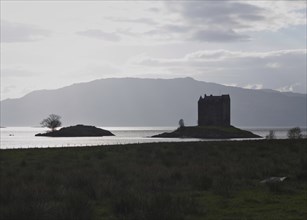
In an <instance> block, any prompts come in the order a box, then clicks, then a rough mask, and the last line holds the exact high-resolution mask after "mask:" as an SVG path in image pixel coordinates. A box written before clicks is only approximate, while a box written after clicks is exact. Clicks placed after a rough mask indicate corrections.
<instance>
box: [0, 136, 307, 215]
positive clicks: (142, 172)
mask: <svg viewBox="0 0 307 220" xmlns="http://www.w3.org/2000/svg"><path fill="white" fill-rule="evenodd" d="M306 146H307V140H306V139H305V140H258V141H238V142H235V141H231V142H227V141H225V142H197V143H157V144H138V145H122V146H101V147H88V148H61V149H26V150H1V151H0V163H1V165H0V169H1V170H0V175H1V176H0V219H7V220H8V219H19V220H20V219H33V220H35V219H47V220H48V219H63V220H64V219H65V220H69V219H74V220H77V219H131V220H138V219H148V220H151V219H153V220H158V219H159V220H164V219H165V220H172V219H191V220H192V219H195V220H196V219H306V218H307V210H306V207H307V147H306ZM270 176H288V177H289V179H288V180H286V181H285V182H283V183H282V184H278V185H273V186H272V185H271V186H267V185H263V184H260V183H259V182H260V181H261V180H262V179H265V178H267V177H270Z"/></svg>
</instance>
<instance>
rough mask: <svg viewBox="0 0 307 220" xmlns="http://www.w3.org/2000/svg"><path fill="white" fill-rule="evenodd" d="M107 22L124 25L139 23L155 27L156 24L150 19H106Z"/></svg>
mask: <svg viewBox="0 0 307 220" xmlns="http://www.w3.org/2000/svg"><path fill="white" fill-rule="evenodd" d="M106 19H107V20H110V21H115V22H124V23H140V24H148V25H156V24H157V22H155V21H154V19H151V18H120V17H106Z"/></svg>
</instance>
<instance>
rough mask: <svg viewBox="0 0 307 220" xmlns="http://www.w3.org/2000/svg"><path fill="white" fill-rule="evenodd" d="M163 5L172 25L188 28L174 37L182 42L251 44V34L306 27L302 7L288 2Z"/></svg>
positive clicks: (186, 2) (189, 2)
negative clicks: (292, 27)
mask: <svg viewBox="0 0 307 220" xmlns="http://www.w3.org/2000/svg"><path fill="white" fill-rule="evenodd" d="M165 5H166V9H167V12H168V13H169V14H170V16H172V18H173V22H176V23H177V24H181V26H185V27H187V28H189V31H187V32H185V33H183V35H181V36H178V37H182V38H183V39H185V40H198V41H209V42H232V41H246V40H251V37H250V36H249V35H251V34H252V33H251V32H255V31H276V30H279V29H281V28H285V27H288V26H293V25H306V10H305V9H306V5H304V4H295V3H293V4H292V2H286V3H285V2H282V1H278V2H265V1H258V2H257V1H246V2H243V1H178V2H174V1H172V2H165ZM288 5H289V7H287V6H288ZM169 31H170V32H171V31H172V30H171V29H169Z"/></svg>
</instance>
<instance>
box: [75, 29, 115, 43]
mask: <svg viewBox="0 0 307 220" xmlns="http://www.w3.org/2000/svg"><path fill="white" fill-rule="evenodd" d="M77 34H78V35H81V36H85V37H92V38H96V39H100V40H105V41H113V42H118V41H120V40H121V37H120V36H119V35H118V34H117V33H115V32H111V33H110V32H104V31H102V30H99V29H89V30H86V31H79V32H77Z"/></svg>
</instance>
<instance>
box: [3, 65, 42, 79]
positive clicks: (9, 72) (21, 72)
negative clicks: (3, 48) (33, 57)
mask: <svg viewBox="0 0 307 220" xmlns="http://www.w3.org/2000/svg"><path fill="white" fill-rule="evenodd" d="M37 74H38V73H37V72H32V71H29V70H27V69H25V68H23V67H13V68H1V77H4V78H15V77H16V78H23V77H29V76H35V75H37Z"/></svg>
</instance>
